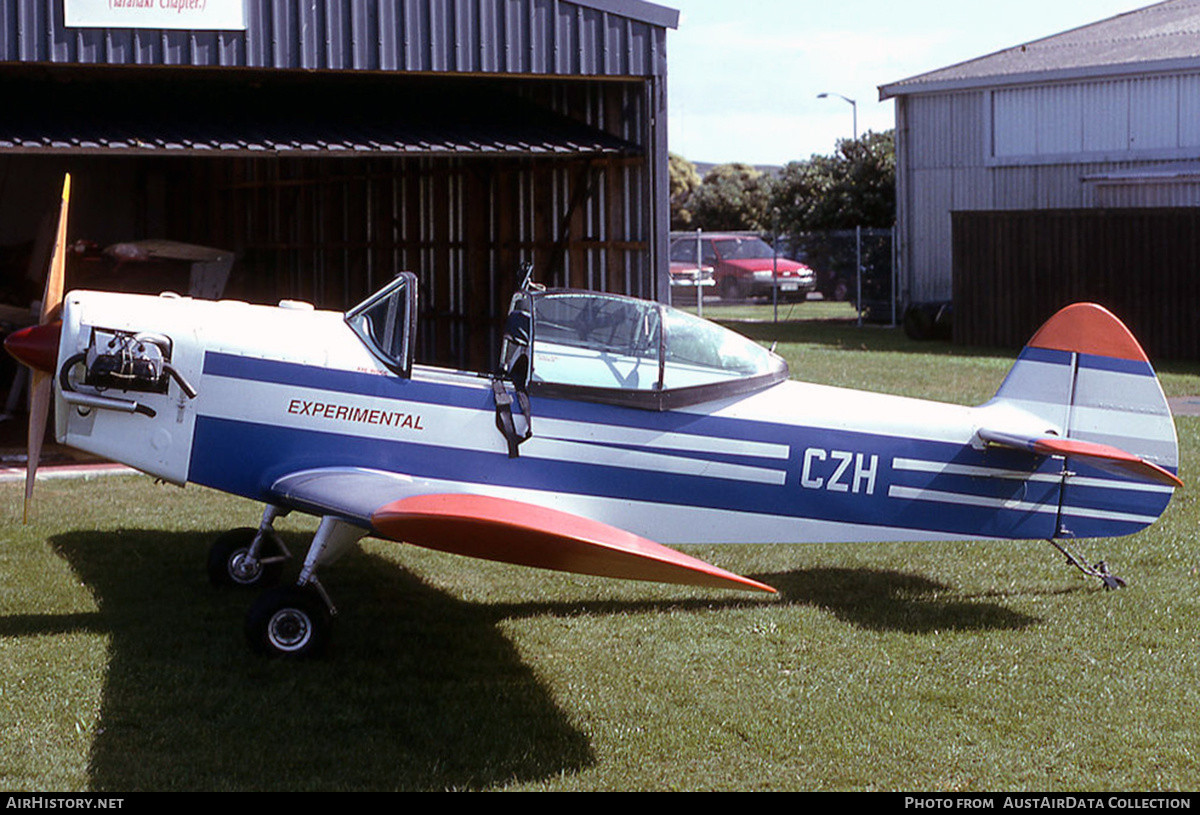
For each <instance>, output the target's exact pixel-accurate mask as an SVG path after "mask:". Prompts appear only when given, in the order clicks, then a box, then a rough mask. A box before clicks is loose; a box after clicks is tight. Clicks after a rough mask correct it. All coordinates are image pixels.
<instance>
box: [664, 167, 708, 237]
mask: <svg viewBox="0 0 1200 815" xmlns="http://www.w3.org/2000/svg"><path fill="white" fill-rule="evenodd" d="M667 158H668V164H667V172H668V174H669V175H670V188H671V228H672V229H690V228H691V226H692V211H691V210H690V209H688V205H689V202H690V200H691V197H692V195H693V193H695V192H696V190H697V189H698V188H699V187H700V174H699V173H698V172H696V165H695V164H692V163H691V162H690V161H688V160H687V159H685V158H684V157H683V156H677V155H675V154H674V153H669V154H668V157H667Z"/></svg>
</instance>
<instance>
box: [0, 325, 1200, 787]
mask: <svg viewBox="0 0 1200 815" xmlns="http://www.w3.org/2000/svg"><path fill="white" fill-rule="evenodd" d="M810 306H816V307H817V308H814V309H811V313H810V309H809V307H810ZM839 308H841V309H845V307H844V306H842V305H840V304H812V303H810V304H805V305H803V306H800V307H798V309H800V310H803V311H804V316H806V317H816V318H817V319H810V320H806V321H803V322H786V323H780V324H773V323H771V322H769V321H761V320H760V317H761V316H762V315H761V313H760V312H761V311H762V310H763V307H759V308H758V310H754V309H748V310H747V309H743V311H744V312H745V313H735V312H733V311H730V312H728V313H726V314H718V313H715V312H717V311H718V309H716V308H708V307H706V308H705V312H706V316H710V317H713V316H715V317H718V318H720V319H722V320H723V321H736V322H737V327H738V328H739V329H740V330H743V331H745V332H746V333H749V334H751V335H752V336H754V337H755V338H757V339H760V340H762V341H764V342H775V341H777V342H778V343H779V345H778V350H779V351H780V352H781V353H783V354H784V355H785V356H786V357H787V358H788V360H789V362H790V363H791V365H792V369H793V374H794V375H795V376H797V377H801V378H806V379H810V380H813V381H820V382H825V383H831V384H845V385H849V386H853V387H872V388H875V389H879V390H887V391H891V392H896V393H903V394H907V395H910V396H924V397H932V398H941V399H945V400H947V401H957V402H967V403H973V402H979V401H983V400H984V399H986V398H988V397H989V396H990V395H991V394H992V393H993V392H994V391H995V389H996V387H997V385H998V384H999V382H1000V381H1001V379H1002V378H1003V376H1004V374H1005V372H1006V371H1007V369H1008V365H1009V364H1010V362H1011V359H1012V357H1013V356H1014V354H1013V353H1012V352H1010V351H993V352H978V353H977V352H970V353H963V352H962V350H961V349H954V348H951V347H949V346H948V345H945V344H939V343H928V344H915V343H911V342H909V341H908V340H906V339H905V338H904V337H903V334H902V333H901V332H899V331H896V330H889V329H883V328H878V327H867V328H863V329H856V328H855V327H854V326H853V324H852V323H851V324H848V323H847V322H846V320H845V319H844V318H845V317H846V316H847V315H846V314H845V313H843V314H840V315H839V314H838V313H837V311H836V310H837V309H839ZM818 309H822V310H825V311H827V312H829V313H823V312H822V311H819V310H818ZM766 310H767V312H768V313H767V315H766V316H767V317H768V318H769V316H770V315H769V309H766ZM793 316H794V315H793ZM747 320H753V322H747ZM1162 367H1164V368H1165V369H1166V370H1165V372H1164V376H1163V379H1164V383H1165V386H1166V388H1167V390H1168V392H1170V393H1172V394H1176V395H1182V394H1186V393H1193V394H1195V393H1200V369H1198V368H1197V366H1194V365H1193V366H1162ZM1177 427H1178V431H1179V435H1180V441H1181V445H1182V459H1183V467H1182V473H1181V475H1182V477H1183V479H1184V481H1185V482H1188V484H1189V487H1187V488H1185V489H1183V490H1182V491H1180V492H1179V493H1178V494H1177V496H1176V498H1175V499H1174V501H1173V502H1172V504H1171V506H1170V508H1169V509H1168V510H1167V514H1166V516H1165V517H1164V518H1163V519H1162V520H1161V521H1160V522H1159V523H1158V524H1156V525H1155V526H1154V527H1152V528H1151V529H1150V530H1148V531H1146V532H1144V533H1142V534H1139V535H1136V536H1133V537H1130V538H1122V539H1113V540H1102V541H1089V542H1086V543H1085V544H1084V546H1083V547H1082V549H1083V550H1084V551H1085V552H1086V553H1087V554H1088V555H1089V556H1090V557H1091V558H1092V559H1099V558H1101V557H1103V558H1105V559H1106V560H1107V561H1108V562H1109V564H1110V565H1111V566H1112V567H1113V570H1114V572H1116V573H1117V574H1119V575H1121V576H1122V577H1124V578H1126V579H1128V580H1129V581H1130V586H1129V587H1128V588H1126V589H1124V590H1122V591H1119V592H1105V591H1102V590H1101V589H1100V587H1099V585H1098V583H1097V582H1095V581H1092V580H1088V579H1086V578H1084V577H1082V576H1081V575H1079V574H1078V573H1077V572H1076V571H1075V570H1073V569H1072V568H1070V567H1068V566H1066V565H1065V564H1063V563H1062V559H1061V557H1060V556H1058V555H1057V553H1055V552H1054V551H1053V550H1052V549H1051V547H1050V546H1049V545H1047V544H1046V543H1044V542H1039V541H1030V542H1015V543H1013V542H1008V543H928V544H872V545H797V546H736V547H735V546H702V547H691V548H689V551H690V552H692V553H693V554H696V555H697V556H699V557H702V558H705V559H708V560H711V561H713V562H715V563H717V564H718V565H721V566H723V567H725V568H729V569H732V570H734V571H738V572H741V573H744V574H749V575H750V576H752V577H755V578H757V579H760V580H765V581H767V582H769V583H771V584H773V585H775V586H776V587H778V588H779V589H780V590H781V591H780V596H779V597H777V598H759V597H753V596H743V595H740V594H737V593H733V592H721V591H716V590H706V589H691V588H681V587H672V586H657V585H651V584H640V583H623V582H617V581H605V580H601V579H594V578H587V577H579V576H574V575H561V574H556V573H548V572H539V571H533V570H528V569H521V568H518V567H512V566H504V565H500V564H491V563H485V562H480V561H472V560H465V559H461V558H456V557H454V556H450V555H442V554H439V553H435V552H427V551H424V550H420V549H416V548H413V547H404V546H397V545H395V544H389V543H384V542H380V541H368V542H366V543H365V544H364V545H363V546H362V548H361V550H359V551H356V552H354V553H352V554H350V555H347V556H346V558H345V559H343V560H342V561H341V562H339V563H338V564H337V566H335V567H334V568H331V569H329V570H327V571H326V572H325V573H324V580H325V584H326V586H327V587H328V588H329V590H330V592H331V593H332V595H333V597H334V600H335V602H337V603H339V606H340V612H341V613H340V615H339V619H338V623H337V630H336V631H335V637H334V643H333V646H332V647H331V650H330V653H329V654H328V656H327V658H325V659H324V660H322V661H319V662H311V663H300V664H292V663H284V662H278V661H271V660H264V659H260V658H256V657H254V656H252V655H251V654H250V653H249V651H248V650H247V648H246V647H245V645H244V643H243V641H242V635H241V627H242V619H243V615H244V614H245V611H246V609H247V608H248V607H249V605H250V603H251V601H252V596H251V595H247V594H242V593H239V592H236V591H219V590H217V589H214V588H212V587H211V586H209V584H208V582H207V579H206V577H205V574H204V562H205V556H206V551H207V546H208V544H209V542H210V541H211V539H212V538H213V537H215V535H217V534H218V533H219V532H221V531H223V530H225V529H227V528H229V527H232V526H245V525H253V524H255V523H257V520H258V513H259V508H258V507H256V506H254V505H252V504H250V503H248V502H245V501H242V500H239V499H234V498H229V497H227V496H222V495H218V494H216V493H213V492H210V491H207V490H204V489H200V488H195V487H188V488H187V489H183V490H181V489H177V488H175V487H169V486H163V485H159V484H155V483H154V482H153V481H152V480H151V479H149V478H142V477H133V478H115V479H114V478H110V479H101V480H97V481H93V482H82V481H76V482H62V481H54V482H44V483H42V484H40V485H39V492H38V499H37V513H36V515H37V517H36V520H35V522H34V523H33V524H32V525H30V526H27V527H23V526H21V525H20V522H19V518H20V496H21V486H20V485H19V484H9V485H0V501H2V504H0V506H2V507H3V512H4V516H3V520H0V524H3V534H2V538H3V545H2V546H0V788H4V789H8V790H38V791H52V790H55V791H67V790H112V791H132V790H251V789H253V790H309V789H312V790H342V789H346V790H358V789H363V790H366V789H371V790H391V789H396V790H407V789H514V790H529V789H533V790H543V789H545V790H642V789H653V790H668V789H685V790H708V789H729V790H735V789H775V790H847V789H862V790H893V789H898V790H946V791H970V790H1194V789H1196V788H1197V787H1198V786H1200V747H1198V746H1197V733H1200V647H1198V645H1200V643H1198V641H1197V640H1198V636H1200V591H1198V589H1200V563H1198V560H1197V552H1196V548H1197V547H1196V540H1197V529H1198V528H1200V508H1198V506H1200V505H1198V503H1197V500H1196V497H1195V496H1196V491H1195V488H1194V487H1193V486H1190V485H1192V484H1195V483H1196V482H1197V480H1198V479H1200V471H1197V469H1196V466H1195V464H1194V462H1196V461H1197V456H1198V455H1200V419H1194V418H1186V417H1184V418H1180V419H1178V420H1177ZM279 527H280V529H281V530H282V531H283V532H284V533H285V538H286V540H287V542H288V543H289V545H290V546H291V547H292V549H293V552H302V551H303V550H304V547H305V545H306V542H307V535H308V534H311V532H312V531H313V529H315V522H314V521H313V520H312V519H308V518H304V517H300V516H293V517H289V518H287V519H285V520H284V521H282V522H281V523H280V525H279Z"/></svg>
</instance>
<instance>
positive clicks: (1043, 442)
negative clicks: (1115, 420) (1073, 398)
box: [979, 428, 1183, 487]
mask: <svg viewBox="0 0 1200 815" xmlns="http://www.w3.org/2000/svg"><path fill="white" fill-rule="evenodd" d="M979 437H980V438H981V439H983V440H984V441H986V442H990V443H991V444H999V445H1001V446H1003V447H1012V448H1014V449H1017V450H1028V451H1030V452H1031V453H1038V454H1040V455H1044V456H1070V457H1072V458H1083V459H1087V460H1088V461H1089V462H1090V463H1092V464H1094V465H1095V466H1097V467H1100V468H1101V469H1105V470H1108V471H1110V472H1112V471H1115V472H1117V473H1118V474H1123V475H1127V476H1132V477H1133V478H1137V479H1138V480H1140V481H1149V482H1152V483H1155V484H1165V485H1166V486H1169V487H1182V486H1183V481H1181V480H1180V479H1179V477H1178V476H1177V475H1175V474H1174V473H1172V472H1171V471H1170V470H1167V469H1164V468H1163V467H1160V466H1158V465H1157V464H1154V463H1152V462H1149V461H1146V460H1145V459H1144V458H1139V457H1138V456H1135V455H1133V454H1132V453H1127V452H1125V451H1124V450H1120V449H1118V448H1116V447H1111V446H1109V445H1107V444H1097V443H1095V442H1089V441H1081V440H1079V439H1064V438H1060V437H1058V436H1023V435H1018V434H1014V433H1004V432H1001V431H995V430H988V429H986V428H981V429H980V430H979Z"/></svg>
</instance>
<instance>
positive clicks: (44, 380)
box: [21, 371, 53, 524]
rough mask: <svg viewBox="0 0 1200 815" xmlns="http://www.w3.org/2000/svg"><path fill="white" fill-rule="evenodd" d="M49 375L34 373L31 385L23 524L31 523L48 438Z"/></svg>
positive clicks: (50, 381) (50, 380)
mask: <svg viewBox="0 0 1200 815" xmlns="http://www.w3.org/2000/svg"><path fill="white" fill-rule="evenodd" d="M52 382H53V380H52V379H51V378H50V375H49V374H45V373H42V372H41V371H32V376H31V378H30V385H29V436H28V446H27V448H26V450H27V453H28V455H27V457H26V459H25V507H24V511H23V513H22V516H21V523H25V524H27V523H29V510H30V508H31V506H32V504H33V482H34V480H35V479H36V478H37V468H38V461H39V460H40V459H41V457H42V439H43V438H45V436H46V417H47V416H48V415H49V413H50V395H51V384H52Z"/></svg>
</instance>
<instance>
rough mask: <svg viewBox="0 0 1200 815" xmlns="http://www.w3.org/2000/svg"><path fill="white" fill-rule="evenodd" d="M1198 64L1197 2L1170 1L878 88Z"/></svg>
mask: <svg viewBox="0 0 1200 815" xmlns="http://www.w3.org/2000/svg"><path fill="white" fill-rule="evenodd" d="M1197 68H1200V0H1167V2H1165V3H1158V4H1156V5H1153V6H1148V7H1146V8H1142V9H1138V10H1136V11H1131V12H1127V13H1125V14H1119V15H1117V16H1115V17H1110V18H1108V19H1106V20H1101V21H1099V22H1096V23H1091V24H1090V25H1085V26H1081V27H1080V28H1075V29H1071V30H1069V31H1064V32H1062V33H1061V34H1055V35H1053V36H1051V37H1045V38H1043V39H1040V40H1034V41H1033V42H1028V43H1025V44H1023V45H1017V46H1014V47H1012V48H1006V49H1004V50H1003V51H997V52H996V53H994V54H989V55H987V56H984V57H979V58H978V59H973V60H969V61H967V62H961V63H958V64H957V65H951V66H949V67H947V68H941V69H939V70H936V71H931V72H929V73H925V74H920V75H918V76H914V77H910V78H908V79H902V80H900V81H898V82H893V83H890V84H887V85H881V86H880V88H879V98H880V99H881V100H882V99H889V98H891V97H893V96H904V95H908V94H915V93H932V92H940V91H950V90H960V89H967V88H976V87H991V86H996V85H1015V84H1027V83H1030V82H1046V81H1051V80H1068V79H1081V78H1090V77H1101V76H1113V75H1121V74H1130V73H1151V72H1154V73H1157V72H1162V71H1171V70H1180V69H1197Z"/></svg>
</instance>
